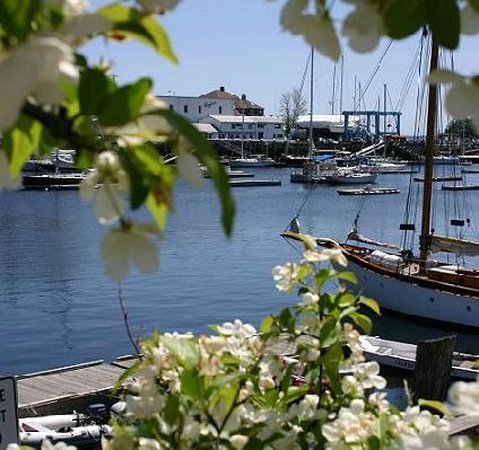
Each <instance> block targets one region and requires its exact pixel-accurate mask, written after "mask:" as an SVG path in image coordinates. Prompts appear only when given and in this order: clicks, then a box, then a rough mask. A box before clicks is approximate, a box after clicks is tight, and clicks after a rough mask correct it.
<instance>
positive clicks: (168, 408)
mask: <svg viewBox="0 0 479 450" xmlns="http://www.w3.org/2000/svg"><path fill="white" fill-rule="evenodd" d="M179 409H180V400H179V398H178V395H176V394H172V393H171V392H170V393H169V394H168V395H167V396H166V403H165V408H164V409H163V412H164V414H165V420H166V423H167V424H168V425H170V426H172V425H174V424H175V423H176V422H177V421H178V420H179V418H180V417H181V416H180V414H178V412H179Z"/></svg>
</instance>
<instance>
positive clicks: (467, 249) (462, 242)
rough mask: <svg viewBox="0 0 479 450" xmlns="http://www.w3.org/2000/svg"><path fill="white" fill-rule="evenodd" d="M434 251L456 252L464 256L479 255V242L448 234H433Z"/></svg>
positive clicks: (432, 244) (432, 250)
mask: <svg viewBox="0 0 479 450" xmlns="http://www.w3.org/2000/svg"><path fill="white" fill-rule="evenodd" d="M430 250H431V252H432V253H441V252H445V253H455V254H456V255H463V256H479V242H475V241H469V240H467V239H457V238H452V237H448V236H440V235H433V236H431V245H430Z"/></svg>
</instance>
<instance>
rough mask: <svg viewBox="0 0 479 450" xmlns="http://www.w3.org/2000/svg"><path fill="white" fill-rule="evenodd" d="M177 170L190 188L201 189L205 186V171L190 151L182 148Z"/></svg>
mask: <svg viewBox="0 0 479 450" xmlns="http://www.w3.org/2000/svg"><path fill="white" fill-rule="evenodd" d="M176 170H177V171H178V175H179V176H180V177H182V178H183V179H184V180H185V181H186V182H187V183H188V184H189V185H190V186H193V187H196V188H198V187H201V186H203V184H204V181H205V180H204V177H203V171H202V170H201V167H200V162H199V161H198V158H197V157H196V156H195V155H194V154H193V153H191V151H189V150H188V149H186V148H184V147H180V148H179V149H178V158H177V159H176Z"/></svg>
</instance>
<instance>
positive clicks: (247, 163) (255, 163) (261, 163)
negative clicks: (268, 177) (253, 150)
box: [229, 158, 275, 168]
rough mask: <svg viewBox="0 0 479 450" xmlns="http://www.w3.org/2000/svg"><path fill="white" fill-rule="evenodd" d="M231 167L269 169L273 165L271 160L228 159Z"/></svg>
mask: <svg viewBox="0 0 479 450" xmlns="http://www.w3.org/2000/svg"><path fill="white" fill-rule="evenodd" d="M229 164H230V166H231V167H233V168H234V167H271V166H274V165H275V162H274V159H271V158H236V159H230V161H229Z"/></svg>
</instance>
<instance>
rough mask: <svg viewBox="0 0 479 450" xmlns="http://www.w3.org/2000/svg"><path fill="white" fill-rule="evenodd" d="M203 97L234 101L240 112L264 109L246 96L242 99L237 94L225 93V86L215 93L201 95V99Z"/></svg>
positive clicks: (214, 91)
mask: <svg viewBox="0 0 479 450" xmlns="http://www.w3.org/2000/svg"><path fill="white" fill-rule="evenodd" d="M201 97H203V98H214V99H228V100H233V101H234V104H235V108H236V109H238V110H240V111H241V110H243V109H254V108H260V109H264V108H263V107H262V106H260V105H258V104H257V103H255V102H253V101H251V100H249V99H247V98H246V96H245V95H244V94H243V95H242V96H241V97H238V96H237V95H235V94H231V93H230V92H227V91H225V88H224V86H221V87H220V88H219V89H215V90H213V91H210V92H207V93H206V94H203V95H200V98H201Z"/></svg>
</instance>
